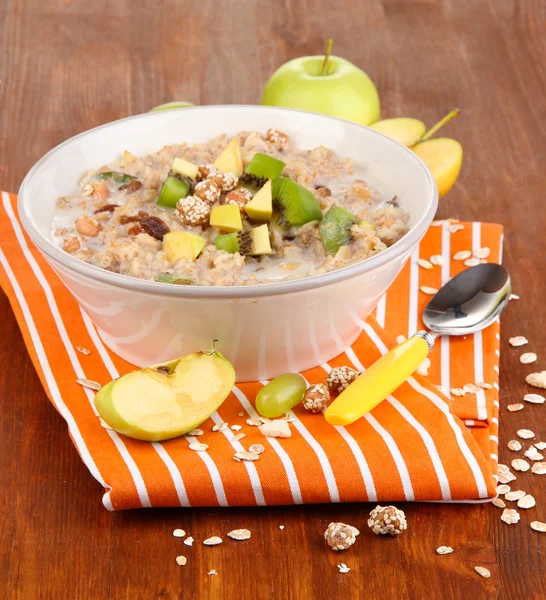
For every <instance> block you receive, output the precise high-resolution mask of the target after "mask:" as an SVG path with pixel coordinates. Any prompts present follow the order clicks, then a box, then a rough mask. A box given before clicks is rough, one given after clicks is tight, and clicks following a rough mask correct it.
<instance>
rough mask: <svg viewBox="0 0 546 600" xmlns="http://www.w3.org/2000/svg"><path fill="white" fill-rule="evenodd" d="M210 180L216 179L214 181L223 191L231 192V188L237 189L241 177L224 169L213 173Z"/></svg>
mask: <svg viewBox="0 0 546 600" xmlns="http://www.w3.org/2000/svg"><path fill="white" fill-rule="evenodd" d="M210 180H211V181H214V183H215V184H216V185H217V186H218V187H219V188H220V190H221V191H222V192H231V190H234V189H235V186H236V185H237V183H238V181H239V178H238V177H237V175H234V174H233V173H224V171H218V172H217V173H216V175H213V176H212V177H211V178H210Z"/></svg>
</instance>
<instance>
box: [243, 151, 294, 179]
mask: <svg viewBox="0 0 546 600" xmlns="http://www.w3.org/2000/svg"><path fill="white" fill-rule="evenodd" d="M284 167H286V164H285V163H283V161H282V160H279V159H278V158H274V157H273V156H269V155H268V154H262V153H261V152H258V153H257V154H255V155H254V156H253V157H252V160H251V161H250V162H249V163H248V165H247V166H246V168H245V173H247V174H248V175H253V176H254V177H258V178H263V179H275V177H278V176H279V175H280V174H281V173H282V172H283V170H284Z"/></svg>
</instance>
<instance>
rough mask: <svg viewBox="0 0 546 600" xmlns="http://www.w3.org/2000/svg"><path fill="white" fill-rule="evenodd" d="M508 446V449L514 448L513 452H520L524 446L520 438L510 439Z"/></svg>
mask: <svg viewBox="0 0 546 600" xmlns="http://www.w3.org/2000/svg"><path fill="white" fill-rule="evenodd" d="M507 446H508V450H512V452H519V451H520V450H521V449H522V448H523V446H522V445H521V442H518V440H510V441H509V442H508V444H507Z"/></svg>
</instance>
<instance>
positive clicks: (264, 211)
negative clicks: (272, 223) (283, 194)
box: [245, 180, 273, 221]
mask: <svg viewBox="0 0 546 600" xmlns="http://www.w3.org/2000/svg"><path fill="white" fill-rule="evenodd" d="M245 212H246V214H247V215H248V216H249V217H250V218H251V219H254V220H255V221H269V220H270V219H271V216H272V214H273V196H272V193H271V180H268V181H267V183H266V184H265V185H264V186H263V187H262V188H261V189H260V190H259V191H258V192H257V193H256V195H255V196H254V198H252V200H251V201H250V202H247V203H246V204H245Z"/></svg>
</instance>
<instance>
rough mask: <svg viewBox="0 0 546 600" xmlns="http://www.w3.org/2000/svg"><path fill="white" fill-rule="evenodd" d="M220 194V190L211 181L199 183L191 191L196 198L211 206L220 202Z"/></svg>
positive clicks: (206, 180)
mask: <svg viewBox="0 0 546 600" xmlns="http://www.w3.org/2000/svg"><path fill="white" fill-rule="evenodd" d="M220 194H221V191H220V188H219V187H218V185H217V184H216V183H215V182H214V180H213V179H205V181H200V182H199V183H198V184H197V185H196V186H195V189H194V191H193V195H194V196H197V198H200V199H201V200H204V201H205V202H208V203H209V204H211V205H212V204H214V203H215V202H218V200H220Z"/></svg>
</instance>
